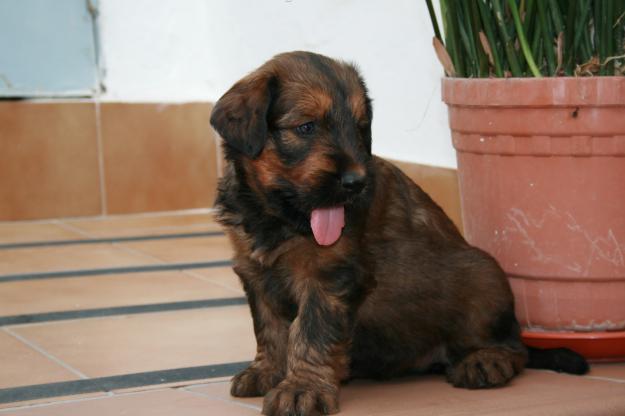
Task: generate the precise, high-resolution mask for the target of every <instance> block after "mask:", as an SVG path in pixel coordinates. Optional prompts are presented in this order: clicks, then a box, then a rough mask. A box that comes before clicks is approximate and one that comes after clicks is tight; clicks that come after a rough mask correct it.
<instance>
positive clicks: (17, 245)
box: [0, 231, 224, 250]
mask: <svg viewBox="0 0 625 416" xmlns="http://www.w3.org/2000/svg"><path fill="white" fill-rule="evenodd" d="M223 235H224V233H223V232H221V231H203V232H192V233H177V234H148V235H145V234H144V235H134V236H133V235H131V236H126V237H110V238H109V237H103V238H80V239H74V240H44V241H33V242H18V243H7V244H4V243H0V250H6V249H10V250H13V249H19V248H34V247H50V246H69V245H85V244H122V243H132V242H137V241H154V240H176V239H186V238H198V237H220V236H223Z"/></svg>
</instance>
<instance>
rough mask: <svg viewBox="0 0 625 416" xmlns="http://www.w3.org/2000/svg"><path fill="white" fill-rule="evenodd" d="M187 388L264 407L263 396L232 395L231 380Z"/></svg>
mask: <svg viewBox="0 0 625 416" xmlns="http://www.w3.org/2000/svg"><path fill="white" fill-rule="evenodd" d="M185 390H187V391H192V392H196V393H201V394H205V395H207V396H210V397H215V398H219V399H221V400H225V401H229V402H234V403H240V404H244V405H246V406H249V407H252V408H257V409H259V410H260V409H262V407H263V398H262V397H233V396H231V395H230V380H225V381H222V382H219V383H209V384H204V385H198V386H189V387H186V388H185Z"/></svg>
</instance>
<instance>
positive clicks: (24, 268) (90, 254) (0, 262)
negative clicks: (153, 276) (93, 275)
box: [0, 244, 156, 275]
mask: <svg viewBox="0 0 625 416" xmlns="http://www.w3.org/2000/svg"><path fill="white" fill-rule="evenodd" d="M154 263H156V261H155V260H152V259H151V258H149V257H147V256H145V255H141V254H136V253H130V252H127V251H125V250H122V249H119V248H116V247H114V246H113V245H111V244H89V245H71V246H55V247H36V248H20V249H11V250H0V275H6V274H18V273H38V272H52V271H59V270H78V269H98V268H110V267H122V266H131V265H143V264H154Z"/></svg>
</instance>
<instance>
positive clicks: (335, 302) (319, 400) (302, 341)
mask: <svg viewBox="0 0 625 416" xmlns="http://www.w3.org/2000/svg"><path fill="white" fill-rule="evenodd" d="M350 308H351V306H349V305H348V303H347V302H345V301H344V300H342V299H341V297H340V296H338V295H336V294H333V293H328V291H327V289H325V290H324V288H322V287H320V286H319V285H316V284H309V285H307V287H306V288H305V289H303V291H302V293H301V297H300V303H299V310H298V316H297V318H296V319H295V320H294V321H293V323H292V324H291V328H290V331H289V342H288V353H287V357H288V361H287V377H286V378H285V379H284V380H283V381H282V382H281V383H280V384H278V386H277V387H276V388H274V389H273V390H271V391H270V392H269V394H267V396H265V401H264V404H263V414H265V415H269V416H276V415H280V416H282V415H295V414H297V415H307V416H308V415H319V414H332V413H336V412H338V410H339V407H338V389H339V383H340V381H341V380H342V379H345V378H346V377H347V375H348V368H349V359H348V356H347V350H348V345H349V337H348V334H349V328H350V327H351V325H352V322H351V319H350V316H351V315H352V314H351V313H350V312H351V311H350Z"/></svg>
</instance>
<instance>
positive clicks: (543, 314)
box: [442, 77, 625, 359]
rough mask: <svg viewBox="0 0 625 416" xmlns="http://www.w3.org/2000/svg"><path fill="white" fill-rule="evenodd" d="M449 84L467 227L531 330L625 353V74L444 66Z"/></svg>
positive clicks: (595, 352)
mask: <svg viewBox="0 0 625 416" xmlns="http://www.w3.org/2000/svg"><path fill="white" fill-rule="evenodd" d="M442 95H443V100H444V101H445V102H446V103H447V105H448V107H449V123H450V127H451V131H452V139H453V144H454V147H455V148H456V151H457V158H458V177H459V182H460V194H461V203H462V215H463V223H464V231H465V236H466V238H467V239H468V241H469V242H471V243H472V244H474V245H476V246H478V247H480V248H482V249H484V250H486V251H488V252H489V253H491V254H492V255H493V256H495V257H496V258H497V260H498V261H499V262H500V264H501V266H502V267H503V269H504V270H505V271H506V273H507V275H508V277H509V280H510V284H511V286H512V290H513V292H514V294H515V298H516V313H517V317H518V319H519V321H520V322H521V325H522V326H523V327H524V328H525V330H526V334H525V335H526V338H525V339H526V342H528V344H531V345H536V346H551V347H553V346H557V345H562V346H569V347H571V348H573V349H577V350H578V351H579V352H581V353H582V354H585V355H586V356H587V357H589V358H591V359H593V358H595V359H596V358H603V359H605V358H608V359H610V358H611V359H619V358H621V359H623V358H625V77H595V78H543V79H523V78H517V79H460V78H455V79H454V78H446V79H444V80H443V89H442ZM606 331H611V332H610V333H609V334H607V335H609V336H606V333H605V332H606ZM554 337H555V338H554ZM554 339H555V343H554ZM579 340H582V341H583V342H584V345H586V346H587V344H588V342H589V340H590V345H591V347H590V348H587V347H581V346H580V345H581V343H580V341H579ZM593 340H594V345H596V346H597V348H593V347H592V345H593ZM606 343H608V344H609V345H608V347H609V348H608V350H609V352H606V350H605V349H603V350H601V348H603V347H605V345H606ZM600 344H601V345H600Z"/></svg>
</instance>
